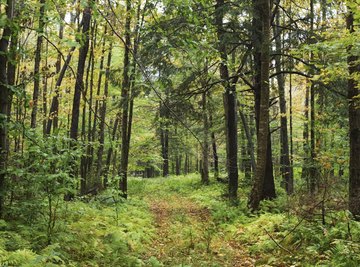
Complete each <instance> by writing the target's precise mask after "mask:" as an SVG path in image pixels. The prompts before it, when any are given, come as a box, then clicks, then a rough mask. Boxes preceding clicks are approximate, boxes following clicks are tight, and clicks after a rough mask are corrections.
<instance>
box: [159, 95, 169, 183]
mask: <svg viewBox="0 0 360 267" xmlns="http://www.w3.org/2000/svg"><path fill="white" fill-rule="evenodd" d="M165 101H167V100H165ZM168 115H169V112H168V109H167V107H165V106H164V105H162V104H161V103H160V143H161V156H162V158H163V166H162V176H163V177H167V176H168V175H169V130H168V119H169V118H168V117H169V116H168Z"/></svg>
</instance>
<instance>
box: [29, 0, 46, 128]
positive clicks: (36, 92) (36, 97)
mask: <svg viewBox="0 0 360 267" xmlns="http://www.w3.org/2000/svg"><path fill="white" fill-rule="evenodd" d="M45 3H46V1H45V0H40V11H39V28H38V37H37V41H36V51H35V63H34V64H35V65H34V91H33V98H32V101H33V109H32V112H31V128H35V127H36V116H37V109H38V100H39V91H40V63H41V48H42V41H43V34H44V26H45Z"/></svg>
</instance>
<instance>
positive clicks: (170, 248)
mask: <svg viewBox="0 0 360 267" xmlns="http://www.w3.org/2000/svg"><path fill="white" fill-rule="evenodd" d="M149 203H150V210H151V212H152V213H153V214H154V218H155V223H156V228H157V233H156V238H155V240H154V241H153V244H152V246H151V248H150V250H149V251H148V255H146V257H156V258H157V259H158V260H159V261H160V262H162V263H163V264H164V265H165V266H175V265H184V266H193V267H196V266H222V267H223V266H224V267H226V266H229V267H230V266H231V267H240V266H254V260H253V259H252V258H250V256H249V255H248V253H247V251H246V250H244V248H243V247H242V246H241V244H239V243H237V242H236V241H234V240H228V238H226V236H225V234H224V233H222V232H219V231H218V230H217V226H216V225H215V224H214V222H213V221H212V218H211V212H210V210H208V209H206V208H203V207H201V206H199V205H197V204H196V203H194V202H192V201H191V200H190V199H188V198H184V197H181V196H178V195H171V196H170V197H168V198H167V199H166V200H165V199H155V198H153V199H150V200H149Z"/></svg>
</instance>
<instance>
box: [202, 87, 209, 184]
mask: <svg viewBox="0 0 360 267" xmlns="http://www.w3.org/2000/svg"><path fill="white" fill-rule="evenodd" d="M206 94H207V92H203V93H202V113H203V131H204V137H203V143H202V172H201V182H202V183H203V184H209V182H210V181H209V119H208V111H207V108H208V107H207V105H208V104H207V97H206Z"/></svg>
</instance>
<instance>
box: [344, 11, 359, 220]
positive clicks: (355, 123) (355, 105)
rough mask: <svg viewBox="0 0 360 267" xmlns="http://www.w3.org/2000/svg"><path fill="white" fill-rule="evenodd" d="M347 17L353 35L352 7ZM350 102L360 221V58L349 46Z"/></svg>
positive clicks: (353, 198)
mask: <svg viewBox="0 0 360 267" xmlns="http://www.w3.org/2000/svg"><path fill="white" fill-rule="evenodd" d="M348 9H349V11H348V14H347V17H346V26H347V29H348V31H349V33H350V34H351V35H354V33H355V23H354V22H355V19H354V13H353V10H352V9H351V7H348ZM347 50H348V57H347V62H348V69H349V75H350V76H349V79H348V100H349V133H350V164H349V210H350V212H351V213H352V214H353V215H354V217H355V219H356V220H358V221H360V156H359V155H360V109H359V105H360V101H359V94H360V88H359V81H358V80H357V79H358V77H356V76H357V75H359V73H360V63H359V60H360V57H359V56H358V55H356V52H355V51H354V50H353V45H350V46H348V49H347Z"/></svg>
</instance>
